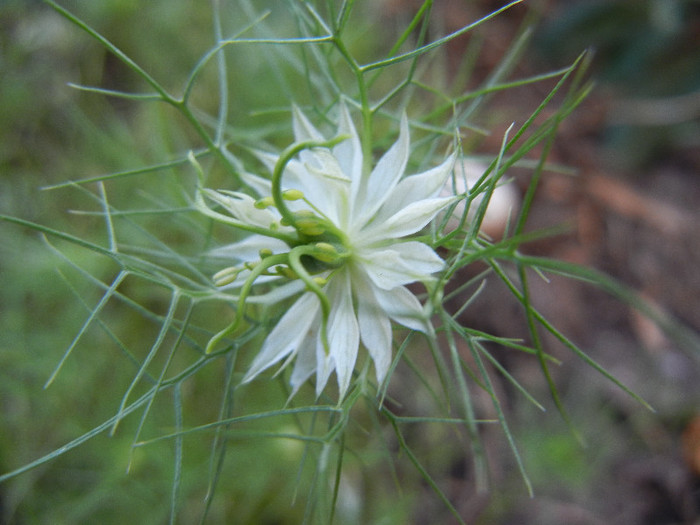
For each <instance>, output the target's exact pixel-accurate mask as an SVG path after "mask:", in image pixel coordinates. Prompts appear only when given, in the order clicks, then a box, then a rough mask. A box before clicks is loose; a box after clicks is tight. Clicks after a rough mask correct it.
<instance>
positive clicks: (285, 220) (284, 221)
mask: <svg viewBox="0 0 700 525" xmlns="http://www.w3.org/2000/svg"><path fill="white" fill-rule="evenodd" d="M280 224H281V225H282V226H291V225H292V223H291V222H289V221H288V220H287V218H286V217H282V218H281V219H280Z"/></svg>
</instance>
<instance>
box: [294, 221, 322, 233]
mask: <svg viewBox="0 0 700 525" xmlns="http://www.w3.org/2000/svg"><path fill="white" fill-rule="evenodd" d="M296 227H297V230H299V233H302V234H304V235H308V236H310V237H315V236H317V235H321V234H322V233H323V232H325V231H326V229H325V228H324V227H323V226H322V225H321V223H319V222H318V221H297V223H296Z"/></svg>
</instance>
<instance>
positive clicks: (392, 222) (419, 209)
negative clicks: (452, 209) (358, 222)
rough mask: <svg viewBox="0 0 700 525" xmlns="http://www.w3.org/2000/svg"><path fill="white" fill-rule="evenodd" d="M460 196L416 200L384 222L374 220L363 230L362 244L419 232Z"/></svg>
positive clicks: (366, 244)
mask: <svg viewBox="0 0 700 525" xmlns="http://www.w3.org/2000/svg"><path fill="white" fill-rule="evenodd" d="M457 200H459V197H437V198H433V199H424V200H422V201H418V202H414V203H413V204H410V205H408V206H407V207H406V208H404V209H402V210H400V211H398V212H396V213H395V214H394V215H392V216H391V217H389V218H388V219H387V220H385V221H383V222H378V221H374V222H372V223H371V224H370V225H369V226H367V227H366V228H365V229H364V230H362V233H361V235H362V237H361V239H362V241H361V242H362V245H363V246H372V245H374V244H377V243H381V242H382V241H386V240H387V239H392V238H393V239H398V238H400V237H404V236H406V235H410V234H412V233H415V232H417V231H418V230H420V229H422V228H423V227H424V226H425V225H426V224H428V223H429V222H430V221H431V220H432V219H433V218H434V217H435V215H437V214H438V212H439V211H440V210H442V209H443V208H445V207H447V206H449V205H450V204H452V203H453V202H455V201H457Z"/></svg>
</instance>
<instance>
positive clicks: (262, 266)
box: [205, 253, 291, 354]
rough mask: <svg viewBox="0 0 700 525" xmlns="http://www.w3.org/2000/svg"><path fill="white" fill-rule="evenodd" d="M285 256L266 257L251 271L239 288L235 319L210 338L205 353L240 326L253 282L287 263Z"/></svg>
mask: <svg viewBox="0 0 700 525" xmlns="http://www.w3.org/2000/svg"><path fill="white" fill-rule="evenodd" d="M289 255H291V254H289ZM287 260H288V258H287V254H286V253H281V254H278V255H271V256H269V257H266V258H265V259H263V260H262V261H260V263H259V264H258V265H257V266H256V267H255V268H253V269H252V270H251V272H250V275H249V276H248V278H247V279H246V281H245V283H244V284H243V287H242V288H241V294H240V296H239V297H238V308H236V319H234V321H233V322H232V323H231V324H230V325H228V326H227V327H226V328H224V329H223V330H221V331H220V332H219V333H218V334H216V335H215V336H214V337H212V338H211V339H210V340H209V343H207V348H206V350H205V353H207V354H210V353H212V351H213V350H214V347H215V346H216V345H217V344H218V343H219V342H220V341H221V340H222V339H223V338H224V337H226V336H227V335H229V334H232V333H233V332H235V331H236V330H237V329H238V327H239V325H240V324H241V321H242V320H243V314H244V313H245V307H246V299H248V295H250V289H251V288H252V287H253V284H254V283H255V280H256V279H257V278H258V277H260V276H261V275H262V274H263V273H264V272H265V270H267V269H268V268H270V267H272V266H276V265H278V264H285V263H286V262H287Z"/></svg>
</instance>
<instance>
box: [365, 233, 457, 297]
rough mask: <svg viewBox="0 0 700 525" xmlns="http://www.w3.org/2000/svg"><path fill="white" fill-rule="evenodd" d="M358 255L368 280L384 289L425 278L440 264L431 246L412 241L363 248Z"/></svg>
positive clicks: (441, 263)
mask: <svg viewBox="0 0 700 525" xmlns="http://www.w3.org/2000/svg"><path fill="white" fill-rule="evenodd" d="M359 257H361V260H362V263H363V267H364V269H365V270H366V271H367V273H368V275H369V277H370V279H371V280H372V282H373V283H374V284H375V285H377V286H378V287H379V288H382V289H384V290H391V289H392V288H395V287H397V286H401V285H404V284H409V283H412V282H415V281H425V280H427V279H428V278H430V276H431V275H432V274H433V273H435V272H437V271H440V270H441V269H442V268H443V266H444V262H443V261H442V259H440V257H439V256H438V255H437V254H436V253H435V252H434V251H433V249H432V248H430V247H429V246H428V245H426V244H423V243H420V242H415V241H411V242H405V243H397V244H394V245H392V246H390V247H389V248H386V249H376V250H367V251H366V252H364V253H362V254H361V255H360V256H359Z"/></svg>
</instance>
